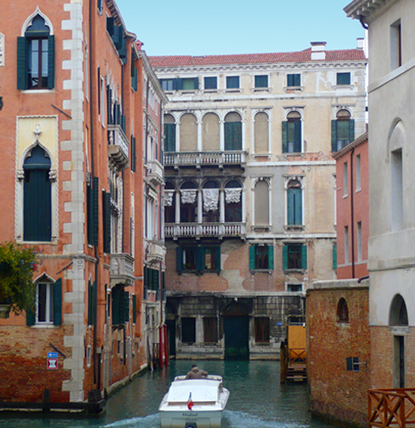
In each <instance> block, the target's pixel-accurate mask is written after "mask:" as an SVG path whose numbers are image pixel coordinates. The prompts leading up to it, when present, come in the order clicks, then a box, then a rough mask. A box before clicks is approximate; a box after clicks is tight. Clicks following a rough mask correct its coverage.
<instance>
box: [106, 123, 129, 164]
mask: <svg viewBox="0 0 415 428" xmlns="http://www.w3.org/2000/svg"><path fill="white" fill-rule="evenodd" d="M108 156H109V157H110V158H111V159H112V160H113V162H114V163H115V164H116V165H117V167H118V168H119V169H124V168H127V166H128V140H127V137H126V136H125V134H124V131H123V130H122V128H121V125H108Z"/></svg>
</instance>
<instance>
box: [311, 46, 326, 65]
mask: <svg viewBox="0 0 415 428" xmlns="http://www.w3.org/2000/svg"><path fill="white" fill-rule="evenodd" d="M319 59H320V60H321V59H326V42H311V60H312V61H315V60H319Z"/></svg>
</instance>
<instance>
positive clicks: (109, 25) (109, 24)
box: [107, 16, 114, 36]
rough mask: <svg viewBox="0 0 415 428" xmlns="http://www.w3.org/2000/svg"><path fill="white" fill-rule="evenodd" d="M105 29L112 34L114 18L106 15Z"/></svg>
mask: <svg viewBox="0 0 415 428" xmlns="http://www.w3.org/2000/svg"><path fill="white" fill-rule="evenodd" d="M107 31H108V33H109V34H110V36H112V35H113V34H114V18H113V17H111V16H108V17H107Z"/></svg>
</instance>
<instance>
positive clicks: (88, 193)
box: [86, 184, 93, 245]
mask: <svg viewBox="0 0 415 428" xmlns="http://www.w3.org/2000/svg"><path fill="white" fill-rule="evenodd" d="M92 206H93V203H92V188H91V186H90V185H89V184H87V186H86V234H87V240H88V244H89V245H92V242H93V238H92V235H93V234H92V225H93V214H92V211H93V208H92Z"/></svg>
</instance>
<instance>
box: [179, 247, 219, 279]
mask: <svg viewBox="0 0 415 428" xmlns="http://www.w3.org/2000/svg"><path fill="white" fill-rule="evenodd" d="M176 268H177V272H179V273H182V272H192V273H201V274H203V273H204V272H219V271H220V268H221V267H220V246H200V247H196V246H189V247H177V249H176Z"/></svg>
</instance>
